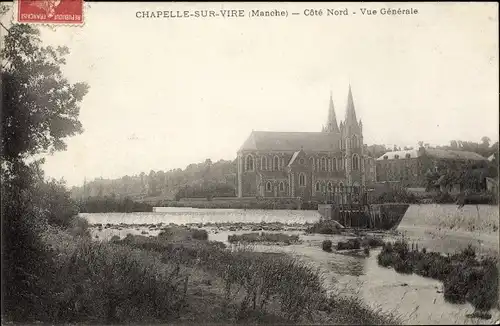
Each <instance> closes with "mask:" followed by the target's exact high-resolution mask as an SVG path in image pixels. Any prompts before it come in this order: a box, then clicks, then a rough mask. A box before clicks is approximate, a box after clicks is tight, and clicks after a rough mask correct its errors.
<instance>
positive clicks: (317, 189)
mask: <svg viewBox="0 0 500 326" xmlns="http://www.w3.org/2000/svg"><path fill="white" fill-rule="evenodd" d="M320 189H321V188H320V184H319V181H318V182H316V191H319V190H320Z"/></svg>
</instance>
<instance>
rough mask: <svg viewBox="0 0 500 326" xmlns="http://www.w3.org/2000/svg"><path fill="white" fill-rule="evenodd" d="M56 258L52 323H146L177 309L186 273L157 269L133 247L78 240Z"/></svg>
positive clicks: (183, 291) (166, 318) (176, 270)
mask: <svg viewBox="0 0 500 326" xmlns="http://www.w3.org/2000/svg"><path fill="white" fill-rule="evenodd" d="M56 263H57V265H55V266H56V270H55V275H57V278H56V279H55V284H53V293H54V297H53V298H52V302H51V305H52V309H51V313H53V314H54V315H53V316H52V318H53V320H55V321H57V322H72V321H75V320H77V321H79V322H94V323H95V322H97V323H103V322H107V323H110V322H111V323H117V322H118V323H123V322H145V321H151V322H152V321H155V320H168V319H171V318H175V317H176V316H177V315H178V314H179V313H180V312H181V308H182V302H183V300H184V297H185V295H186V287H185V284H187V283H186V281H187V279H186V277H185V276H183V275H182V274H181V273H180V271H179V269H176V268H171V269H170V270H168V269H167V270H164V269H163V270H160V269H159V268H158V267H157V265H156V264H155V262H154V260H151V259H148V258H147V257H144V255H142V254H141V253H140V252H139V251H137V250H135V251H134V250H131V249H128V248H126V247H123V246H116V245H113V244H104V243H93V242H91V241H86V240H83V241H80V242H79V243H78V246H77V247H76V249H74V250H72V251H69V252H68V253H66V254H64V255H60V256H59V258H58V260H57V262H56ZM159 307H161V309H159Z"/></svg>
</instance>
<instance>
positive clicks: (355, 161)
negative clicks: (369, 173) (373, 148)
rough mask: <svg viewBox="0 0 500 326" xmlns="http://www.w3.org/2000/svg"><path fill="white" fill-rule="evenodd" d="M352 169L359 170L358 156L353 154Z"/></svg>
mask: <svg viewBox="0 0 500 326" xmlns="http://www.w3.org/2000/svg"><path fill="white" fill-rule="evenodd" d="M352 169H353V170H359V156H358V154H354V155H353V156H352Z"/></svg>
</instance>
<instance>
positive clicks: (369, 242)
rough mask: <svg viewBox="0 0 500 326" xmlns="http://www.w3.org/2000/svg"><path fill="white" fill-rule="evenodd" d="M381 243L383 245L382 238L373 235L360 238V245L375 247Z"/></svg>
mask: <svg viewBox="0 0 500 326" xmlns="http://www.w3.org/2000/svg"><path fill="white" fill-rule="evenodd" d="M383 245H384V240H382V239H381V238H377V237H373V236H366V237H364V238H362V240H361V246H362V247H368V248H376V247H382V246H383Z"/></svg>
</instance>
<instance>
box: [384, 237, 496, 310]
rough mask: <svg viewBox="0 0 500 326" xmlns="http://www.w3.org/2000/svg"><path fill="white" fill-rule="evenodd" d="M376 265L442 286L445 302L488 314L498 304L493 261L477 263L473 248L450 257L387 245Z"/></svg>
mask: <svg viewBox="0 0 500 326" xmlns="http://www.w3.org/2000/svg"><path fill="white" fill-rule="evenodd" d="M378 263H379V265H381V266H384V267H393V268H394V270H395V271H396V272H398V273H405V274H411V273H415V274H418V275H420V276H424V277H430V278H433V279H436V280H440V281H442V282H443V286H444V297H445V300H446V301H448V302H452V303H465V302H469V303H471V304H472V305H473V306H474V307H475V308H476V309H477V310H478V311H487V310H489V309H491V308H493V307H494V306H495V305H496V304H497V302H498V269H497V266H496V264H497V262H496V261H495V259H494V258H491V257H486V258H482V259H479V258H477V257H476V253H475V251H474V249H473V247H472V246H469V247H467V248H466V249H464V250H462V251H460V252H457V253H455V254H453V255H448V256H443V255H441V254H440V253H436V252H427V250H425V248H424V249H423V250H422V251H419V250H418V248H417V249H415V248H413V246H412V248H411V249H410V246H409V245H408V242H406V241H405V240H398V241H396V242H394V243H391V242H388V243H385V244H384V246H383V249H382V251H381V252H380V254H379V255H378Z"/></svg>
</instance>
